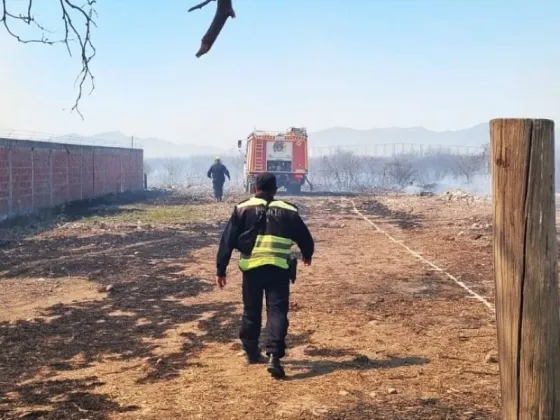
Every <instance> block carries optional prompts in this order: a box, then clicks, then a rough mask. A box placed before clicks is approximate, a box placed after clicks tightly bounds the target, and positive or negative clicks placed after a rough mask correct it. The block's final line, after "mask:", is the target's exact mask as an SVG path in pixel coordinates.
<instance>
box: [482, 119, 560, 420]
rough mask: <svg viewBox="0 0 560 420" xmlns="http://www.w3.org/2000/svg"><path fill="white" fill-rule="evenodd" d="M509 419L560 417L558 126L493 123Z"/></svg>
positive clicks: (501, 347) (499, 302) (500, 321)
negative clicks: (556, 201) (557, 233)
mask: <svg viewBox="0 0 560 420" xmlns="http://www.w3.org/2000/svg"><path fill="white" fill-rule="evenodd" d="M490 138H491V162H492V193H493V198H492V199H493V217H494V277H495V281H496V321H497V328H498V352H499V357H498V358H499V363H500V379H501V387H502V418H503V419H504V420H553V419H558V418H559V416H560V350H559V349H560V315H559V303H558V251H557V243H556V205H555V193H554V122H553V121H550V120H542V119H495V120H492V121H490Z"/></svg>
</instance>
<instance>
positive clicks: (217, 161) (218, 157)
mask: <svg viewBox="0 0 560 420" xmlns="http://www.w3.org/2000/svg"><path fill="white" fill-rule="evenodd" d="M221 162H222V159H220V156H216V159H214V163H221Z"/></svg>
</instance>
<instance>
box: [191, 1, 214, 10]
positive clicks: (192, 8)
mask: <svg viewBox="0 0 560 420" xmlns="http://www.w3.org/2000/svg"><path fill="white" fill-rule="evenodd" d="M213 1H216V0H205V1H203V2H202V3H200V4H197V5H196V6H193V7H191V8H190V9H189V12H192V11H194V10H197V9H202V8H203V7H204V6H206V5H207V4H209V3H212V2H213Z"/></svg>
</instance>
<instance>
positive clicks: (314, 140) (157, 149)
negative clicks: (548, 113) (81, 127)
mask: <svg viewBox="0 0 560 420" xmlns="http://www.w3.org/2000/svg"><path fill="white" fill-rule="evenodd" d="M71 137H74V138H75V137H78V136H77V135H75V134H71V135H67V136H60V137H59V139H60V141H62V142H64V141H65V140H67V139H69V138H71ZM556 138H560V137H558V133H557V135H556ZM85 140H86V141H87V142H89V143H91V144H99V145H106V146H118V147H130V145H131V138H130V136H127V135H125V134H123V133H121V132H118V131H114V132H107V133H100V134H96V135H94V136H90V137H86V138H85ZM134 142H135V147H140V148H143V149H144V156H145V157H147V158H160V157H170V156H172V157H188V156H193V155H199V156H200V155H204V156H208V155H224V156H225V155H234V154H237V149H236V148H235V147H231V148H228V149H222V148H219V147H214V146H208V145H200V144H178V143H172V142H169V141H167V140H163V139H158V138H153V137H148V138H141V137H135V138H134ZM309 142H310V147H332V146H366V145H375V144H399V143H415V144H431V145H442V146H482V145H485V144H488V143H489V142H490V133H489V127H488V123H482V124H478V125H475V126H474V127H470V128H465V129H462V130H448V131H432V130H428V129H426V128H423V127H410V128H399V127H391V128H372V129H369V130H356V129H353V128H347V127H333V128H328V129H326V130H320V131H315V132H310V133H309Z"/></svg>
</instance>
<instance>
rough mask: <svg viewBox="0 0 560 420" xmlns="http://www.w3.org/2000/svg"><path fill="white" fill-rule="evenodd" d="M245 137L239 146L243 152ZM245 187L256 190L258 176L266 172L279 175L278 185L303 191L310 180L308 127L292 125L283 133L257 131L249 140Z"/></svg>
mask: <svg viewBox="0 0 560 420" xmlns="http://www.w3.org/2000/svg"><path fill="white" fill-rule="evenodd" d="M243 143H244V141H243V140H239V141H238V142H237V147H238V148H239V149H240V150H241V151H243ZM243 153H244V156H245V164H244V167H243V169H244V186H245V191H246V192H249V193H252V192H254V187H255V178H256V177H257V175H259V174H261V173H264V172H271V173H273V174H275V175H276V179H277V182H278V188H282V187H284V188H285V189H286V191H287V192H288V193H290V194H299V193H300V192H301V186H302V185H303V184H304V182H305V181H306V179H307V173H308V157H307V130H306V129H305V128H296V127H291V128H289V129H288V130H286V131H283V132H276V131H260V130H255V131H253V132H252V133H251V134H249V135H248V136H247V139H246V141H245V151H244V152H243Z"/></svg>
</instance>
